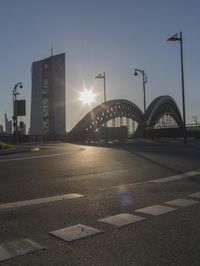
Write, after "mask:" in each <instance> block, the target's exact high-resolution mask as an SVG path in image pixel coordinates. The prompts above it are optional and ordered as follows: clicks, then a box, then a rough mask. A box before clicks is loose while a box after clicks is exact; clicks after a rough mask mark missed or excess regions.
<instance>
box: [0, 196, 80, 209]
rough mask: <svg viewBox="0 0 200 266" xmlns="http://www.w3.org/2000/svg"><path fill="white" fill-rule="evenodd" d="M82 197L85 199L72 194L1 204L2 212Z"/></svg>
mask: <svg viewBox="0 0 200 266" xmlns="http://www.w3.org/2000/svg"><path fill="white" fill-rule="evenodd" d="M80 197H83V195H81V194H77V193H71V194H64V195H58V196H52V197H46V198H39V199H32V200H24V201H16V202H9V203H4V204H0V210H6V209H13V208H20V207H25V206H31V205H38V204H44V203H50V202H54V201H60V200H66V199H74V198H80Z"/></svg>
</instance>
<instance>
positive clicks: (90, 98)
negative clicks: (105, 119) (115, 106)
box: [80, 89, 96, 104]
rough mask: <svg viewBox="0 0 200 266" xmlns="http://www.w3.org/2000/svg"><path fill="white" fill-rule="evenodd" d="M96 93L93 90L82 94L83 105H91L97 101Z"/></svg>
mask: <svg viewBox="0 0 200 266" xmlns="http://www.w3.org/2000/svg"><path fill="white" fill-rule="evenodd" d="M95 97H96V95H95V93H94V92H93V91H92V90H87V89H85V90H84V91H82V92H81V94H80V100H81V101H82V103H83V104H91V103H93V102H94V101H95Z"/></svg>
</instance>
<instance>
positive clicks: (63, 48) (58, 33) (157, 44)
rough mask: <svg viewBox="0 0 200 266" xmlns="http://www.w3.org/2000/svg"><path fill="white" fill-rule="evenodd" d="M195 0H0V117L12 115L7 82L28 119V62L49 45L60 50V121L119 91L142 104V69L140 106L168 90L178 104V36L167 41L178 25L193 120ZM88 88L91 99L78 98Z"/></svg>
mask: <svg viewBox="0 0 200 266" xmlns="http://www.w3.org/2000/svg"><path fill="white" fill-rule="evenodd" d="M199 10H200V1H199V0H140V1H138V0H101V1H100V0H0V124H3V125H4V113H5V112H7V114H8V117H9V119H11V116H12V90H13V88H14V85H15V84H16V83H18V82H22V83H23V89H19V90H18V91H19V92H20V96H19V99H26V101H27V106H26V107H27V115H26V117H23V119H22V120H23V121H24V122H25V123H26V124H27V127H29V123H30V102H31V64H32V62H33V61H37V60H41V59H43V58H46V57H49V56H50V52H51V47H53V53H54V54H59V53H63V52H64V53H66V126H67V131H70V130H71V129H72V128H73V126H74V125H75V124H76V123H77V122H78V121H79V120H80V119H81V118H82V117H83V116H84V115H85V114H86V113H87V112H89V111H90V110H91V109H92V108H93V107H95V106H96V105H98V104H100V103H102V102H103V80H102V79H94V77H95V76H97V75H98V74H99V73H102V72H105V73H106V89H107V100H111V99H127V100H130V101H133V102H134V103H135V104H136V105H138V106H139V107H140V108H141V109H142V110H143V90H142V76H141V75H138V76H134V75H133V73H134V69H135V68H139V69H142V70H144V71H145V73H146V75H147V77H148V82H147V84H146V101H147V106H148V105H149V104H150V103H151V101H152V100H153V99H155V98H156V97H158V96H161V95H170V96H172V97H173V98H174V99H175V101H176V102H177V104H178V106H179V108H180V110H181V112H182V92H181V65H180V45H179V42H167V41H166V40H167V39H168V38H169V37H170V36H172V35H173V34H175V33H177V32H180V31H182V33H183V53H184V74H185V102H186V119H187V123H193V122H194V121H193V116H196V117H197V119H198V121H200V105H199V99H200V89H199V77H200V53H199V49H200V31H199V25H200V16H199ZM84 88H88V89H92V90H93V91H94V92H95V93H96V94H97V97H96V101H95V102H94V103H93V104H92V105H91V106H88V105H82V103H81V102H80V100H79V94H80V92H81V91H82V90H83V89H84Z"/></svg>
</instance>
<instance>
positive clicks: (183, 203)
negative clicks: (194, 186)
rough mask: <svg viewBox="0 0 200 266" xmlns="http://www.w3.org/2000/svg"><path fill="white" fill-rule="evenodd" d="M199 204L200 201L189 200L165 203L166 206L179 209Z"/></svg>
mask: <svg viewBox="0 0 200 266" xmlns="http://www.w3.org/2000/svg"><path fill="white" fill-rule="evenodd" d="M197 203H199V201H196V200H188V199H175V200H170V201H167V202H165V204H168V205H173V206H177V207H189V206H192V205H194V204H197Z"/></svg>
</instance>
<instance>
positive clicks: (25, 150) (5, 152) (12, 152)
mask: <svg viewBox="0 0 200 266" xmlns="http://www.w3.org/2000/svg"><path fill="white" fill-rule="evenodd" d="M30 151H31V149H21V150H20V149H16V150H9V151H8V150H6V151H0V156H4V155H10V154H16V153H24V152H30Z"/></svg>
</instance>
